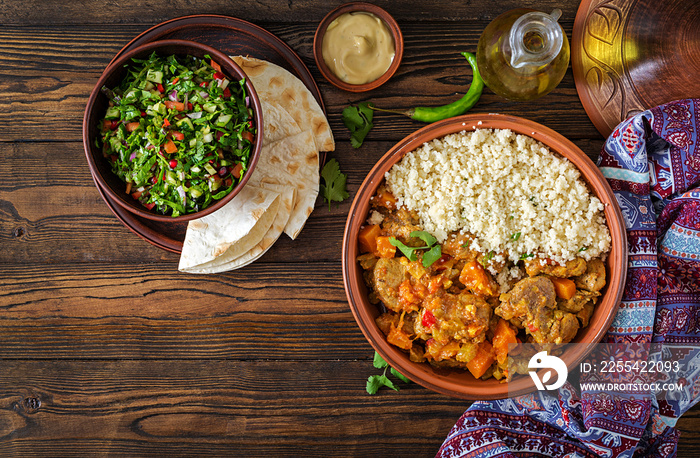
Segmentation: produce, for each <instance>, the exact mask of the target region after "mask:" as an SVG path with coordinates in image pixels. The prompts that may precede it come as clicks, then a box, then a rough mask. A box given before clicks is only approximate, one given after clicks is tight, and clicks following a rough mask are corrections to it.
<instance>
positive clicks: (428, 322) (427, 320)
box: [420, 309, 437, 329]
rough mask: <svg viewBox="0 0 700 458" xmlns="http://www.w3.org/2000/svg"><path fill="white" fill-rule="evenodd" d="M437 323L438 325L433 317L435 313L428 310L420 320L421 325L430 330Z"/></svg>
mask: <svg viewBox="0 0 700 458" xmlns="http://www.w3.org/2000/svg"><path fill="white" fill-rule="evenodd" d="M435 323H437V319H436V318H435V315H433V312H431V311H430V310H427V309H426V310H425V312H423V317H422V318H421V320H420V324H422V325H423V327H424V328H428V329H429V328H432V327H433V326H434V325H435Z"/></svg>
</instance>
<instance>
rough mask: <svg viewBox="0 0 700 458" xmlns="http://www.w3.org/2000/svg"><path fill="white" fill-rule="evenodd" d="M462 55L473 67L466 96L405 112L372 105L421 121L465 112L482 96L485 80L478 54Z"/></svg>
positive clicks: (437, 119)
mask: <svg viewBox="0 0 700 458" xmlns="http://www.w3.org/2000/svg"><path fill="white" fill-rule="evenodd" d="M462 55H463V56H464V57H465V58H466V59H467V62H469V65H470V66H471V68H472V74H473V76H472V83H471V85H470V86H469V90H468V91H467V93H466V94H464V96H463V97H462V98H461V99H459V100H456V101H454V102H452V103H450V104H447V105H443V106H440V107H415V108H410V109H408V110H406V111H403V112H398V111H394V110H385V109H380V108H376V107H371V108H372V109H373V110H379V111H388V112H390V113H399V114H402V115H405V116H408V117H409V118H411V119H414V120H416V121H421V122H435V121H440V120H441V119H447V118H451V117H453V116H458V115H461V114H463V113H465V112H466V111H467V110H469V109H470V108H471V107H473V106H474V105H476V102H477V101H478V100H479V98H480V97H481V93H482V92H483V90H484V80H483V79H482V78H481V74H480V73H479V69H478V68H477V66H476V56H474V54H472V53H469V52H463V53H462Z"/></svg>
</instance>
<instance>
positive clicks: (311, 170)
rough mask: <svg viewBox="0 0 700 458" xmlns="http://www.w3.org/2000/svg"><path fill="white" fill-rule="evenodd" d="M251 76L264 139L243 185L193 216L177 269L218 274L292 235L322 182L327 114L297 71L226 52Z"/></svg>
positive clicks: (329, 140)
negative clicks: (213, 208)
mask: <svg viewBox="0 0 700 458" xmlns="http://www.w3.org/2000/svg"><path fill="white" fill-rule="evenodd" d="M231 58H232V59H233V60H234V61H235V62H236V63H237V64H238V65H239V66H240V67H241V68H242V69H243V71H244V72H245V73H246V75H247V76H248V78H250V80H251V82H252V83H253V86H254V87H255V91H256V92H257V94H258V97H259V98H260V102H261V105H262V111H263V129H262V131H263V146H262V150H261V152H260V157H259V159H258V163H257V165H256V166H255V169H254V170H253V172H252V175H251V176H250V178H249V179H248V183H247V184H246V185H245V187H244V188H243V189H242V190H241V191H240V192H239V193H238V194H237V195H236V196H235V197H234V198H233V199H232V200H231V202H229V203H228V204H227V205H226V206H224V207H223V208H221V209H219V210H217V211H216V212H214V213H212V214H210V215H207V216H205V217H203V218H200V219H196V220H192V221H190V222H189V224H188V225H187V233H186V235H185V241H184V243H183V247H182V255H181V256H180V264H179V266H178V269H179V270H180V271H182V272H189V273H216V272H223V271H227V270H233V269H238V268H240V267H243V266H246V265H248V264H250V263H251V262H253V261H255V260H256V259H258V258H259V257H260V256H262V255H263V254H264V253H265V252H266V251H267V250H268V249H269V248H270V247H271V246H272V245H273V244H274V243H275V241H277V239H278V238H279V237H280V235H281V234H282V232H284V233H286V234H287V235H288V236H289V237H290V238H292V239H295V238H296V237H297V236H298V235H299V233H300V232H301V229H302V228H303V227H304V224H305V223H306V220H307V218H308V217H309V215H310V214H311V212H312V211H313V208H314V204H315V202H316V197H317V196H318V189H319V151H333V150H334V149H335V143H334V141H333V134H332V132H331V129H330V126H329V125H328V120H327V119H326V117H325V115H324V113H323V110H322V109H321V107H320V106H319V104H318V102H317V101H316V99H315V98H314V97H313V95H312V94H311V92H309V90H308V89H307V88H306V86H305V85H304V83H302V82H301V80H299V79H298V78H297V77H296V76H294V75H292V74H291V73H290V72H288V71H287V70H285V69H283V68H282V67H279V66H277V65H275V64H272V63H270V62H267V61H263V60H259V59H254V58H251V57H242V56H232V57H231Z"/></svg>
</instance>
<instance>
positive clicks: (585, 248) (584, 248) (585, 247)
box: [578, 246, 588, 253]
mask: <svg viewBox="0 0 700 458" xmlns="http://www.w3.org/2000/svg"><path fill="white" fill-rule="evenodd" d="M587 249H588V247H587V246H584V247H581V248H580V249H579V250H578V252H579V253H580V252H582V251H586V250H587Z"/></svg>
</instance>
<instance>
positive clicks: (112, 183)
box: [83, 40, 263, 223]
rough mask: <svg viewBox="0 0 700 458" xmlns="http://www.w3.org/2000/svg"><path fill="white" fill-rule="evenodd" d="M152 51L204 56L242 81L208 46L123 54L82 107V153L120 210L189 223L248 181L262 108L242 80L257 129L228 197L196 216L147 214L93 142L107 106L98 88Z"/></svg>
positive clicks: (160, 45) (158, 44)
mask: <svg viewBox="0 0 700 458" xmlns="http://www.w3.org/2000/svg"><path fill="white" fill-rule="evenodd" d="M154 51H155V52H157V53H158V54H159V55H163V56H168V55H178V56H183V57H184V56H187V55H190V56H194V57H199V58H204V56H205V55H209V56H210V57H211V58H212V59H213V60H214V61H215V62H217V63H218V64H219V65H220V66H221V72H222V73H223V74H224V75H226V76H227V77H228V78H229V79H230V80H231V81H239V80H241V79H243V78H246V75H245V73H244V72H243V70H241V68H240V67H239V66H238V65H236V63H235V62H233V61H232V60H231V59H229V58H228V56H226V55H225V54H223V53H222V52H220V51H218V50H216V49H214V48H212V47H210V46H207V45H203V44H201V43H196V42H193V41H187V40H163V41H155V42H152V43H148V44H145V45H142V46H139V47H137V48H134V49H132V50H130V51H128V52H125V53H124V54H122V55H121V56H120V57H119V58H118V59H117V60H115V61H114V62H112V63H111V64H110V65H109V66H108V67H107V68H106V69H105V71H104V72H103V73H102V76H100V79H99V80H97V83H96V84H95V87H94V89H93V90H92V93H91V94H90V98H89V99H88V102H87V106H86V107H85V115H84V117H83V148H84V149H85V156H86V157H87V161H88V166H89V167H90V171H91V172H92V176H93V179H94V180H95V183H96V184H97V186H99V187H100V188H101V189H102V190H103V191H104V192H105V194H107V195H108V196H109V197H110V198H111V200H112V201H113V202H116V203H117V204H118V205H119V206H120V207H122V208H124V209H125V210H127V211H129V212H131V213H133V214H135V215H138V216H140V217H142V218H146V219H149V220H152V221H159V222H168V223H173V222H183V221H189V220H191V219H195V218H201V217H202V216H205V215H208V214H210V213H212V212H215V211H216V210H218V209H219V208H221V207H223V206H224V205H226V204H227V203H228V202H230V201H231V199H233V198H234V196H235V195H236V194H238V193H239V192H240V190H241V189H243V186H245V184H246V182H247V181H248V178H249V177H250V175H251V174H252V172H253V169H254V168H255V165H256V163H257V161H258V157H259V155H260V150H261V148H262V138H263V131H262V129H263V119H262V108H261V106H260V99H259V98H258V95H257V93H256V92H255V88H254V87H253V85H252V83H251V82H250V79H248V78H246V81H245V88H246V92H247V93H248V97H249V101H250V106H251V107H252V109H253V112H254V123H255V126H256V127H257V131H258V133H257V136H256V138H255V141H254V143H253V149H252V151H251V155H250V157H249V159H248V171H247V172H246V173H245V175H243V178H242V179H241V181H240V182H239V183H238V185H236V187H234V188H233V189H232V190H231V192H230V193H229V194H228V195H226V196H225V197H223V198H222V199H220V200H218V201H215V202H214V203H212V204H211V205H209V206H208V207H206V208H204V209H202V210H200V211H198V212H195V213H189V214H186V215H181V216H177V217H172V216H167V215H163V214H160V213H157V212H156V211H155V210H148V209H147V208H146V207H144V206H143V205H141V204H140V203H139V202H138V201H137V200H135V199H134V198H132V197H131V196H130V195H129V194H127V193H126V189H125V184H124V182H123V181H121V180H120V179H119V177H117V176H116V175H115V174H114V173H113V172H112V170H111V168H110V164H109V162H108V161H107V159H105V158H104V157H103V156H102V151H100V149H98V148H97V147H96V146H95V139H96V138H97V137H98V135H100V129H99V123H100V120H101V119H103V118H104V115H105V112H106V111H107V106H108V99H107V96H105V95H104V94H103V93H102V92H101V88H102V87H103V86H107V87H108V88H113V87H116V86H118V85H119V83H120V82H121V81H122V79H123V78H124V77H125V76H126V72H127V71H128V67H127V65H128V64H130V63H131V59H132V58H139V59H143V58H147V57H148V56H150V55H151V53H153V52H154ZM232 84H233V83H232Z"/></svg>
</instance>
